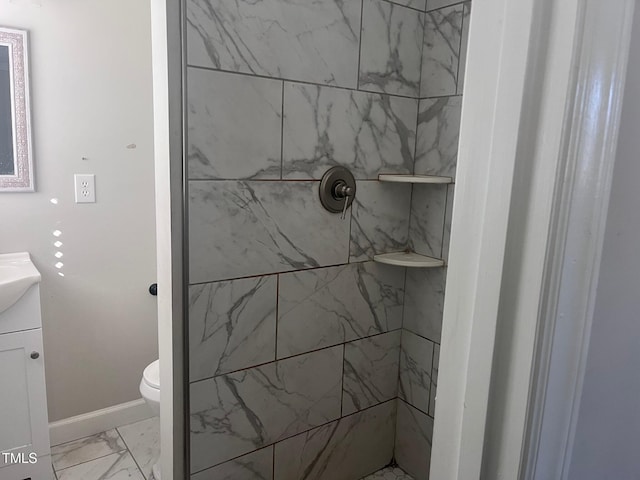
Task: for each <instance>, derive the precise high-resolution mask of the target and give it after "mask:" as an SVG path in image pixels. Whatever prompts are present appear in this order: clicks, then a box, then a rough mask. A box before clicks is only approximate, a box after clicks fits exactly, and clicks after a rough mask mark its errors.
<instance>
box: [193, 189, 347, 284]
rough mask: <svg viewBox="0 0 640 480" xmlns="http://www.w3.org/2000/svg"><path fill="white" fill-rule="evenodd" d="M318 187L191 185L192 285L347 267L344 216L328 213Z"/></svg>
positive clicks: (345, 221)
mask: <svg viewBox="0 0 640 480" xmlns="http://www.w3.org/2000/svg"><path fill="white" fill-rule="evenodd" d="M318 188H319V182H310V181H309V182H270V181H253V182H236V181H229V182H226V181H192V182H190V183H189V190H190V192H189V194H190V205H189V247H190V250H189V252H190V254H189V258H190V271H189V272H190V282H191V283H203V282H207V281H215V280H226V279H230V278H238V277H248V276H252V275H263V274H267V273H276V272H284V271H291V270H299V269H304V268H311V267H320V266H327V265H337V264H340V263H346V261H347V258H348V248H349V240H348V238H349V220H348V218H349V216H347V219H346V220H342V219H341V218H340V215H336V214H332V213H329V212H327V211H326V210H325V209H324V208H323V207H322V205H321V204H320V201H319V199H318Z"/></svg>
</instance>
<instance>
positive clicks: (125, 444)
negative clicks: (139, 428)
mask: <svg viewBox="0 0 640 480" xmlns="http://www.w3.org/2000/svg"><path fill="white" fill-rule="evenodd" d="M134 423H137V422H134ZM125 426H126V425H121V426H120V427H116V428H115V430H116V432H117V433H118V436H119V437H120V439H121V440H122V443H124V446H125V447H127V452H128V453H129V456H130V457H131V459H132V460H133V463H135V465H136V467H137V469H138V471H139V472H140V475H142V478H144V479H145V480H149V479H148V478H147V476H146V475H145V474H144V472H143V471H142V468H140V465H139V464H138V460H136V457H135V456H134V455H133V452H132V451H131V449H130V448H129V444H128V443H127V441H126V440H125V439H124V437H123V436H122V434H121V433H120V430H119V428H121V427H125ZM152 475H153V473H152Z"/></svg>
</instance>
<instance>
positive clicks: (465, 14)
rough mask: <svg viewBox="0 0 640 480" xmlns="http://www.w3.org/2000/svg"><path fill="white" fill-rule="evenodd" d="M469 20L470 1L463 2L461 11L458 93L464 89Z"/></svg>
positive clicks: (460, 93)
mask: <svg viewBox="0 0 640 480" xmlns="http://www.w3.org/2000/svg"><path fill="white" fill-rule="evenodd" d="M470 22H471V2H468V3H465V4H464V7H463V11H462V39H461V40H460V66H459V67H458V94H459V95H462V93H463V91H464V76H465V74H466V71H467V68H466V67H467V48H468V46H469V24H470Z"/></svg>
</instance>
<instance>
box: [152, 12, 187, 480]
mask: <svg viewBox="0 0 640 480" xmlns="http://www.w3.org/2000/svg"><path fill="white" fill-rule="evenodd" d="M183 28H184V2H183V1H182V0H180V1H175V0H151V37H152V57H153V110H154V112H153V115H154V159H155V189H156V242H157V258H158V273H157V277H158V286H159V288H158V344H159V345H158V346H159V356H160V384H161V385H162V387H161V389H160V450H161V458H160V469H161V472H162V478H163V480H187V473H188V471H189V470H188V465H189V464H188V462H189V438H188V432H189V430H188V426H189V397H188V395H189V390H188V383H187V382H188V378H189V377H188V361H187V357H186V352H187V351H188V350H187V347H186V342H187V341H188V335H187V332H188V326H187V324H186V319H187V318H188V316H187V313H186V310H187V308H188V301H187V299H188V285H187V283H188V282H187V274H188V268H187V265H188V264H189V263H188V258H187V254H188V252H187V248H186V245H187V244H188V235H187V216H186V214H185V208H186V205H187V202H186V199H185V195H186V194H187V188H186V179H185V178H184V174H183V172H184V171H186V170H185V169H184V165H183V162H185V161H186V155H185V153H184V149H185V147H184V143H185V142H184V138H185V132H184V122H183V118H185V117H184V112H183V109H184V104H185V103H184V101H183V96H184V95H185V91H184V90H185V87H184V75H185V66H184V59H185V58H186V57H185V55H184V52H183V49H184V45H183V44H182V30H183Z"/></svg>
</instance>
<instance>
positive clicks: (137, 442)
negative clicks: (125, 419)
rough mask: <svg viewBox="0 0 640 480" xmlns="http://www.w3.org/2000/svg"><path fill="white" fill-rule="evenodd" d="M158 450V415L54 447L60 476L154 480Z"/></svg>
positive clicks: (70, 479)
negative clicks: (153, 471)
mask: <svg viewBox="0 0 640 480" xmlns="http://www.w3.org/2000/svg"><path fill="white" fill-rule="evenodd" d="M159 454H160V422H159V418H158V417H153V418H149V419H147V420H142V421H140V422H136V423H132V424H130V425H124V426H122V427H118V428H114V429H113V430H107V431H106V432H102V433H99V434H97V435H92V436H91V437H86V438H81V439H79V440H75V441H73V442H68V443H63V444H61V445H55V446H53V447H52V448H51V460H52V462H53V470H54V473H55V479H57V480H154V479H153V473H152V472H151V468H152V467H153V464H154V463H155V462H156V461H157V459H158V457H159Z"/></svg>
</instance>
